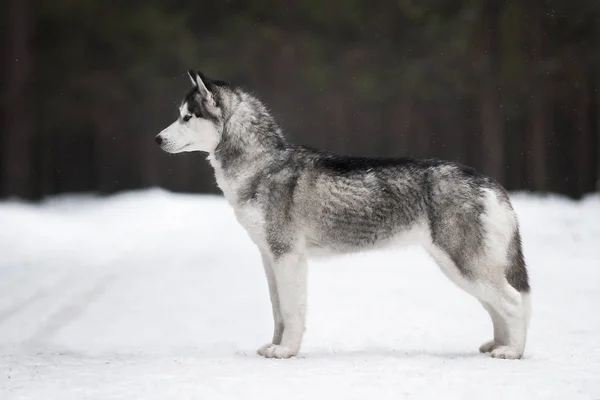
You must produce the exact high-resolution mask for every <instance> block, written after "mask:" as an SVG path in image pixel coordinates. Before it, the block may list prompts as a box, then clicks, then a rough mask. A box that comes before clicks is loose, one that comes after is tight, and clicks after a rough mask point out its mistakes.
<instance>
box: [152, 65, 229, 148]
mask: <svg viewBox="0 0 600 400" xmlns="http://www.w3.org/2000/svg"><path fill="white" fill-rule="evenodd" d="M188 75H189V77H190V79H191V80H192V83H193V85H194V86H193V88H192V89H191V90H190V91H189V93H188V94H187V95H186V96H185V98H184V99H183V102H182V103H181V106H180V107H179V117H178V118H177V120H176V121H175V122H173V123H172V124H171V125H169V126H168V127H167V128H165V129H164V130H163V131H162V132H161V133H159V134H158V135H157V136H156V143H158V144H159V145H160V147H161V148H162V149H163V150H164V151H166V152H169V153H181V152H184V151H205V152H208V153H212V152H213V151H214V150H215V148H216V147H217V145H218V144H219V141H220V137H221V134H222V131H223V107H222V104H221V102H222V94H223V93H222V92H223V91H224V90H225V88H226V84H224V83H223V82H219V81H211V80H210V79H207V78H206V77H204V76H203V75H202V74H201V73H198V72H196V71H192V70H189V71H188Z"/></svg>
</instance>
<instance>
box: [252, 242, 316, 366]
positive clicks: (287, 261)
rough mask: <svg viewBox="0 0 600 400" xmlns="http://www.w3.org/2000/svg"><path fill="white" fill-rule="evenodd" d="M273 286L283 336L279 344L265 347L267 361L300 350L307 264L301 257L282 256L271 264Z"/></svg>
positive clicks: (286, 356)
mask: <svg viewBox="0 0 600 400" xmlns="http://www.w3.org/2000/svg"><path fill="white" fill-rule="evenodd" d="M271 266H272V271H273V277H274V278H275V284H276V287H277V294H278V298H279V306H280V312H281V319H282V321H283V334H282V336H281V343H279V344H272V345H270V346H266V348H264V349H263V352H262V355H264V356H265V357H267V358H289V357H292V356H295V355H296V354H297V353H298V350H299V349H300V344H301V343H302V336H303V335H304V328H305V319H306V284H307V282H306V280H307V263H306V258H305V257H304V255H303V254H297V253H286V254H282V255H279V256H277V257H274V258H273V259H272V262H271Z"/></svg>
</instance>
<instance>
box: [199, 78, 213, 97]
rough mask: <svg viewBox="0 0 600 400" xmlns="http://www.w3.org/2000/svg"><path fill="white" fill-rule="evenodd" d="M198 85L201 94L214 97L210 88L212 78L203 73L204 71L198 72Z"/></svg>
mask: <svg viewBox="0 0 600 400" xmlns="http://www.w3.org/2000/svg"><path fill="white" fill-rule="evenodd" d="M196 87H197V88H198V92H199V93H200V96H202V97H204V98H205V99H211V98H212V93H211V92H210V90H209V89H208V88H210V87H211V82H210V79H208V78H207V77H205V76H204V75H202V72H197V73H196Z"/></svg>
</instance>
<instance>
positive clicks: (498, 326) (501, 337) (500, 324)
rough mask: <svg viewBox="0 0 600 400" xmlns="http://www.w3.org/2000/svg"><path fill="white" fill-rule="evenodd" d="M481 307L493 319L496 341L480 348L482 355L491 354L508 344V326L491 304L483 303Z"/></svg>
mask: <svg viewBox="0 0 600 400" xmlns="http://www.w3.org/2000/svg"><path fill="white" fill-rule="evenodd" d="M481 305H482V306H483V308H485V310H486V311H487V312H488V314H489V315H490V318H491V319H492V324H493V326H494V339H493V340H490V341H487V342H485V343H484V344H482V345H481V346H479V351H480V352H482V353H489V352H491V351H492V350H494V349H496V347H499V346H504V345H507V344H508V343H507V341H506V325H505V323H504V320H503V319H502V318H501V317H500V314H498V313H497V312H496V310H494V308H493V307H492V306H491V305H490V304H488V303H486V302H484V301H482V302H481Z"/></svg>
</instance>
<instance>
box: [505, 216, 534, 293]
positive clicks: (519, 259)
mask: <svg viewBox="0 0 600 400" xmlns="http://www.w3.org/2000/svg"><path fill="white" fill-rule="evenodd" d="M508 263H509V265H508V268H507V269H506V280H507V281H508V283H510V284H511V286H512V287H514V288H515V289H517V290H518V291H519V292H521V293H529V291H530V290H531V288H530V287H529V276H528V274H527V266H526V265H525V259H524V258H523V249H522V245H521V235H520V233H519V228H518V227H517V229H516V230H515V233H514V235H513V237H512V240H511V241H510V244H509V246H508Z"/></svg>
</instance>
